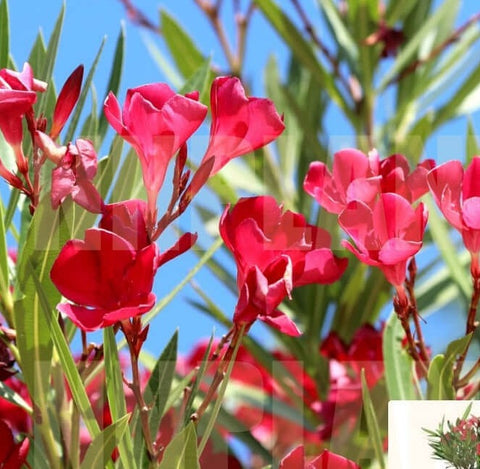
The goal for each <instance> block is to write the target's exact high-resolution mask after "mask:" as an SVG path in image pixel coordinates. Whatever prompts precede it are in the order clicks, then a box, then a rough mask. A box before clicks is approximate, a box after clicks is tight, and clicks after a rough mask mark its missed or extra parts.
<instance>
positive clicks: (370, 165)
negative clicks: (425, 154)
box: [303, 149, 435, 214]
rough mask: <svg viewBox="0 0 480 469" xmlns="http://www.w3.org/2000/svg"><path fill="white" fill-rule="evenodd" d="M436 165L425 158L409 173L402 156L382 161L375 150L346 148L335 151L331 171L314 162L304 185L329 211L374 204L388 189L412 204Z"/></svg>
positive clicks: (322, 164) (422, 191)
mask: <svg viewBox="0 0 480 469" xmlns="http://www.w3.org/2000/svg"><path fill="white" fill-rule="evenodd" d="M434 164H435V163H434V161H433V160H425V161H423V162H422V163H420V164H419V165H418V166H417V167H416V168H415V169H414V170H413V171H412V172H410V166H409V164H408V161H407V159H406V158H405V156H403V155H399V154H395V155H391V156H389V157H388V158H385V159H383V160H380V159H379V157H378V153H377V152H376V151H375V150H374V151H371V152H370V153H369V154H368V156H367V155H365V154H364V153H362V152H361V151H359V150H355V149H346V150H342V151H339V152H337V153H335V155H334V157H333V170H332V172H330V171H329V170H328V168H327V166H326V165H325V163H322V162H319V161H315V162H313V163H311V164H310V168H309V170H308V173H307V176H306V177H305V181H304V184H303V187H304V189H305V191H306V192H307V193H308V194H310V195H311V196H312V197H314V198H315V200H316V201H317V202H318V203H319V204H320V205H321V206H322V207H323V208H324V209H325V210H327V211H328V212H330V213H337V214H339V213H340V212H341V211H342V210H343V209H344V208H345V207H346V206H347V204H348V203H349V202H352V201H356V200H357V201H362V202H364V203H366V204H367V205H372V204H373V203H374V202H375V200H376V198H377V195H378V194H379V193H387V192H393V193H396V194H399V195H401V196H402V197H404V198H405V199H407V200H408V201H409V202H410V203H413V202H414V201H416V200H417V199H418V198H420V197H421V196H422V195H423V194H425V193H426V192H428V186H427V181H426V176H427V172H428V171H429V170H430V169H431V168H433V166H434Z"/></svg>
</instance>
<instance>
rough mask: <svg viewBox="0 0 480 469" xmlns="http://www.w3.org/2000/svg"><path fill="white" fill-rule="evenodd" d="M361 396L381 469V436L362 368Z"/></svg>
mask: <svg viewBox="0 0 480 469" xmlns="http://www.w3.org/2000/svg"><path fill="white" fill-rule="evenodd" d="M362 396H363V410H364V412H365V417H366V419H367V428H368V435H369V436H370V441H371V442H372V445H373V449H374V451H375V455H376V457H377V461H378V464H379V466H380V468H381V469H385V461H384V457H383V445H382V437H381V434H380V428H379V426H378V421H377V416H376V415H375V408H374V406H373V403H372V399H371V398H370V392H369V391H368V386H367V380H366V378H365V369H364V368H362Z"/></svg>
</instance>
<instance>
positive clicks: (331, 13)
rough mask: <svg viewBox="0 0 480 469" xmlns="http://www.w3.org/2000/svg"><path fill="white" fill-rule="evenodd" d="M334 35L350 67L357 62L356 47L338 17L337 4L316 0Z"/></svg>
mask: <svg viewBox="0 0 480 469" xmlns="http://www.w3.org/2000/svg"><path fill="white" fill-rule="evenodd" d="M317 4H318V5H319V6H320V8H321V9H322V11H323V13H324V15H325V19H326V20H327V23H328V25H329V27H330V29H331V31H332V33H333V35H334V37H335V40H336V42H337V45H338V47H339V48H340V50H341V51H342V52H344V53H345V55H346V57H347V58H348V62H349V64H350V66H351V67H355V65H356V64H357V63H358V57H359V54H358V47H357V44H356V43H355V40H354V39H353V36H352V35H351V34H350V31H349V30H348V28H347V26H346V25H345V23H344V22H343V20H342V18H341V17H340V13H339V11H338V6H337V5H335V4H334V3H333V1H332V0H317Z"/></svg>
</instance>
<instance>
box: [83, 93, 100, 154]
mask: <svg viewBox="0 0 480 469" xmlns="http://www.w3.org/2000/svg"><path fill="white" fill-rule="evenodd" d="M90 96H91V98H90V99H91V102H92V106H91V108H92V110H91V112H90V114H89V115H88V117H87V118H86V119H85V122H84V123H83V126H82V129H81V131H80V135H81V136H82V137H83V138H88V139H90V140H91V141H92V142H93V144H94V146H96V143H97V141H96V137H97V134H98V130H97V129H98V122H97V92H96V90H95V86H94V85H93V84H92V85H91V86H90Z"/></svg>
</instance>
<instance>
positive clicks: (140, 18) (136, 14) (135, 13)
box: [118, 0, 162, 34]
mask: <svg viewBox="0 0 480 469" xmlns="http://www.w3.org/2000/svg"><path fill="white" fill-rule="evenodd" d="M118 1H119V2H120V3H121V4H122V5H123V6H124V7H125V10H126V11H127V16H128V18H129V20H130V21H131V22H132V23H135V24H138V25H139V26H142V27H143V28H146V29H148V30H150V31H152V32H154V33H156V34H161V33H162V31H161V28H160V25H157V24H155V23H153V21H151V20H150V19H149V18H148V16H147V15H145V13H143V12H142V11H140V10H139V9H138V8H137V7H136V6H135V5H134V4H133V3H132V2H131V1H130V0H118Z"/></svg>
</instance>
